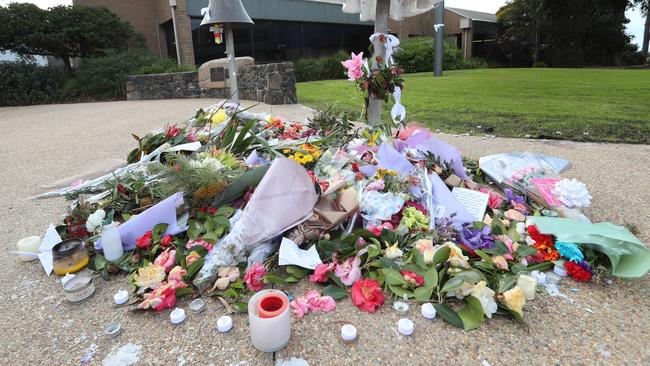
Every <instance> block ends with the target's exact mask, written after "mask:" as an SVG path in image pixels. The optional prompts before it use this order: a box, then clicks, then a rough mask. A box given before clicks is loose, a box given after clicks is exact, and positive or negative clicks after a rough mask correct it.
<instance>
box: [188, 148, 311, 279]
mask: <svg viewBox="0 0 650 366" xmlns="http://www.w3.org/2000/svg"><path fill="white" fill-rule="evenodd" d="M317 199H318V196H317V195H316V190H315V189H314V183H313V182H312V180H311V178H310V177H309V175H308V174H307V171H306V170H305V169H304V168H303V167H302V166H300V165H298V164H297V163H296V162H294V161H292V160H290V159H287V158H280V157H279V158H276V159H275V160H274V161H273V163H272V164H271V167H270V168H269V170H268V171H267V172H266V174H265V175H264V178H262V181H261V182H260V184H259V185H258V186H257V189H256V190H255V193H254V194H253V196H252V197H251V200H250V201H249V202H248V204H247V205H246V208H245V209H244V211H243V212H242V213H241V216H240V217H239V219H238V220H237V221H236V222H234V224H233V225H232V226H231V229H230V232H229V233H228V234H227V235H226V236H224V237H223V238H222V239H221V240H219V241H218V242H217V244H216V245H215V248H214V249H213V251H212V252H211V253H209V254H208V256H207V257H206V259H205V265H204V266H203V268H202V269H201V271H200V272H199V274H198V275H197V278H196V279H195V280H194V284H195V285H196V286H197V287H198V288H199V289H206V288H208V287H209V286H210V282H211V281H213V280H214V278H215V276H216V274H217V271H218V270H219V267H224V266H234V265H237V263H239V262H240V261H241V260H243V259H244V258H245V255H246V253H247V252H250V251H252V250H253V249H254V248H255V247H257V246H258V245H259V243H262V242H264V241H266V240H269V239H272V238H275V237H276V236H278V235H280V234H282V233H283V232H285V231H286V230H288V229H290V228H292V227H294V226H296V225H298V224H300V223H302V222H303V221H305V220H307V219H308V218H309V217H311V216H312V209H313V208H314V205H315V204H316V201H317Z"/></svg>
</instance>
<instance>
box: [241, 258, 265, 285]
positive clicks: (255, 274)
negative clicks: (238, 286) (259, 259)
mask: <svg viewBox="0 0 650 366" xmlns="http://www.w3.org/2000/svg"><path fill="white" fill-rule="evenodd" d="M264 276H266V268H264V266H263V265H261V264H260V263H254V264H253V265H252V266H250V267H248V268H247V269H246V273H244V282H246V286H247V287H248V289H249V290H251V291H255V292H257V291H259V290H261V289H263V288H264V282H263V281H262V279H263V278H264Z"/></svg>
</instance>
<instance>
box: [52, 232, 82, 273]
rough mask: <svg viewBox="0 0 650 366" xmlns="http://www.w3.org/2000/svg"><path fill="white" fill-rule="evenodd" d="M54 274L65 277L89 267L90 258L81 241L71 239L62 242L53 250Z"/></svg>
mask: <svg viewBox="0 0 650 366" xmlns="http://www.w3.org/2000/svg"><path fill="white" fill-rule="evenodd" d="M52 257H53V259H54V273H56V274H58V275H59V276H64V275H65V274H66V273H76V272H79V271H81V270H82V269H84V268H85V267H86V266H87V265H88V261H89V260H90V258H89V257H88V251H87V250H86V247H85V246H84V243H83V242H82V241H81V240H79V239H69V240H64V241H62V242H60V243H59V244H57V245H55V246H54V248H52Z"/></svg>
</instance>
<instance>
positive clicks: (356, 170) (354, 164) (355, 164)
mask: <svg viewBox="0 0 650 366" xmlns="http://www.w3.org/2000/svg"><path fill="white" fill-rule="evenodd" d="M352 171H353V172H355V173H356V172H358V171H359V164H358V163H352Z"/></svg>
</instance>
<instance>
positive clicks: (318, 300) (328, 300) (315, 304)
mask: <svg viewBox="0 0 650 366" xmlns="http://www.w3.org/2000/svg"><path fill="white" fill-rule="evenodd" d="M305 298H306V299H307V303H309V310H311V311H322V312H325V313H327V312H330V311H332V310H334V309H336V302H335V301H334V299H333V298H332V297H331V296H321V295H320V293H319V292H318V291H315V290H310V291H309V292H307V294H305Z"/></svg>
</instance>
